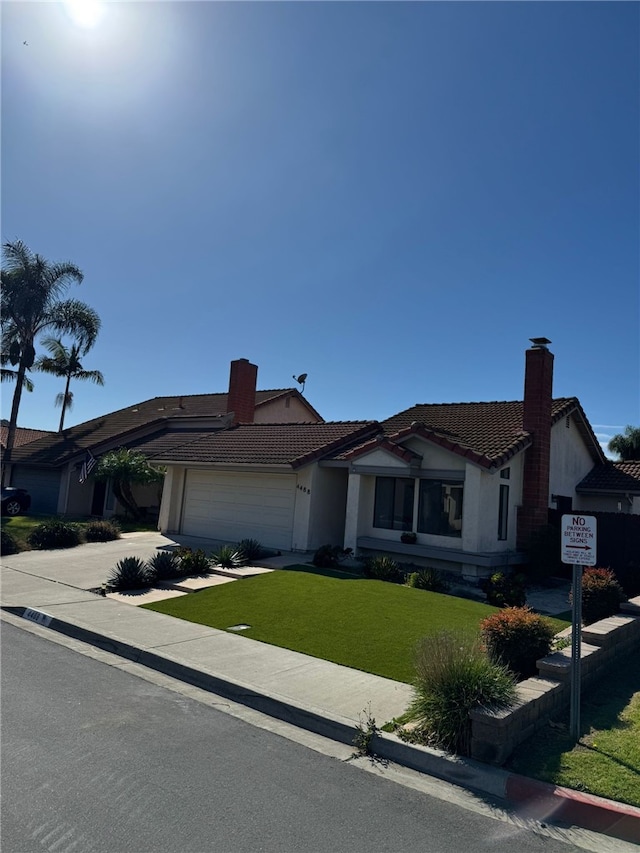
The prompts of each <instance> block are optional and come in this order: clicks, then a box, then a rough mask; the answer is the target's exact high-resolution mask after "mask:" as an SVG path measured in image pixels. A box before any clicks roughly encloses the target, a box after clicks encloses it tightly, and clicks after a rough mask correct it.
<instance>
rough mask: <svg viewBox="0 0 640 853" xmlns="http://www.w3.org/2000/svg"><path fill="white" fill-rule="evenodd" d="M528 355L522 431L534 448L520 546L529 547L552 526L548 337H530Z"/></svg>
mask: <svg viewBox="0 0 640 853" xmlns="http://www.w3.org/2000/svg"><path fill="white" fill-rule="evenodd" d="M530 340H531V343H532V345H533V346H532V347H531V348H530V349H528V350H527V351H526V353H525V374H524V404H523V407H522V428H523V430H525V431H526V432H528V433H530V435H531V437H532V442H533V443H532V445H531V447H529V448H528V449H527V450H526V451H525V459H524V471H523V481H522V505H521V506H520V508H519V511H518V536H517V547H518V548H526V547H528V545H529V542H530V539H531V535H532V533H534V532H535V531H536V530H539V529H540V528H541V527H543V526H544V525H545V524H547V523H548V518H549V516H548V509H549V467H550V455H551V401H552V393H553V353H551V352H550V351H549V350H548V348H547V345H548V344H550V343H551V341H550V340H548V339H547V338H530Z"/></svg>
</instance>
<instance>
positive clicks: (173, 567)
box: [148, 551, 185, 581]
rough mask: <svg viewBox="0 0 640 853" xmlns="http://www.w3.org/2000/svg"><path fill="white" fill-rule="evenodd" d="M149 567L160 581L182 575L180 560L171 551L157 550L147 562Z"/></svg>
mask: <svg viewBox="0 0 640 853" xmlns="http://www.w3.org/2000/svg"><path fill="white" fill-rule="evenodd" d="M148 566H149V569H150V570H151V572H153V574H154V576H155V577H156V578H157V579H158V580H160V581H168V580H172V579H173V578H180V577H182V576H183V575H184V573H185V572H184V569H183V567H182V560H181V559H180V557H179V556H178V555H177V554H176V553H174V552H173V551H157V552H156V553H155V554H154V555H153V557H151V559H150V560H149V563H148Z"/></svg>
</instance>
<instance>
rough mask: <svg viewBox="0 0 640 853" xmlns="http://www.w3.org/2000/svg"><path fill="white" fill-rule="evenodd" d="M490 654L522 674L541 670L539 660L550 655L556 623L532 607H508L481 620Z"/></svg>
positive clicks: (527, 675)
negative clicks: (540, 614)
mask: <svg viewBox="0 0 640 853" xmlns="http://www.w3.org/2000/svg"><path fill="white" fill-rule="evenodd" d="M480 631H481V633H482V639H483V640H484V642H485V644H486V647H487V651H488V652H489V655H490V656H491V657H492V658H493V659H494V660H495V661H498V662H499V663H503V664H504V665H505V666H508V667H509V669H510V670H511V671H512V672H514V673H515V674H516V675H517V676H519V678H529V677H530V676H532V675H535V674H536V673H537V668H536V661H537V660H538V659H539V658H541V657H544V656H545V655H548V654H549V652H550V651H551V647H552V645H553V638H554V635H555V631H554V628H553V625H552V623H551V622H550V621H549V620H548V619H545V617H544V616H539V615H538V614H537V613H534V612H533V611H532V610H530V609H529V608H528V607H507V608H506V609H505V610H502V611H500V613H494V614H493V615H492V616H488V617H487V618H486V619H483V620H482V622H481V623H480Z"/></svg>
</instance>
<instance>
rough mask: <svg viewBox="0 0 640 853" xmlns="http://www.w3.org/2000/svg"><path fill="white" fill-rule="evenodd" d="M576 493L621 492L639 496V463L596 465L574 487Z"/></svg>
mask: <svg viewBox="0 0 640 853" xmlns="http://www.w3.org/2000/svg"><path fill="white" fill-rule="evenodd" d="M576 491H577V492H622V493H624V494H636V495H640V461H631V462H607V463H606V464H604V465H596V466H595V468H592V469H591V471H589V473H588V474H587V476H586V477H585V478H584V480H581V481H580V483H578V485H577V486H576Z"/></svg>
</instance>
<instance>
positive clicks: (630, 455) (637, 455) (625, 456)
mask: <svg viewBox="0 0 640 853" xmlns="http://www.w3.org/2000/svg"><path fill="white" fill-rule="evenodd" d="M609 450H610V451H611V452H612V453H617V454H618V456H619V457H620V459H621V460H622V461H623V462H628V461H629V460H632V459H640V427H633V426H626V427H625V428H624V433H618V435H614V436H613V438H612V439H611V441H610V442H609Z"/></svg>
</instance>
